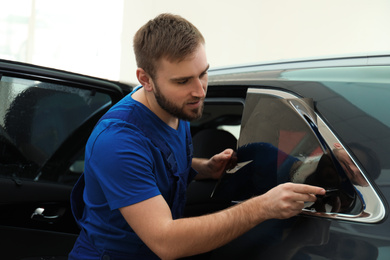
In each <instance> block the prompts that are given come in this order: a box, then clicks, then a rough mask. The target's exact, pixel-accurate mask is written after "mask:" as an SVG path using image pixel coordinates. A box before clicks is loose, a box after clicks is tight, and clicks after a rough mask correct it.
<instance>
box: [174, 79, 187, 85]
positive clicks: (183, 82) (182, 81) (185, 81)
mask: <svg viewBox="0 0 390 260" xmlns="http://www.w3.org/2000/svg"><path fill="white" fill-rule="evenodd" d="M187 82H188V79H185V80H180V81H177V84H179V85H184V84H186V83H187Z"/></svg>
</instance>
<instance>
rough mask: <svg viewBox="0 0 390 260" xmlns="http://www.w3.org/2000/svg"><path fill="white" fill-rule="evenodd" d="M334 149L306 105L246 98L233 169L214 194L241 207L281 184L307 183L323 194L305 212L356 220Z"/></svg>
mask: <svg viewBox="0 0 390 260" xmlns="http://www.w3.org/2000/svg"><path fill="white" fill-rule="evenodd" d="M337 145H338V144H336V143H335V144H334V146H332V147H330V146H328V144H327V143H326V142H325V140H323V139H322V136H321V135H320V134H319V132H318V128H317V125H316V115H315V113H314V112H313V110H312V103H311V100H303V99H281V98H276V97H273V96H271V95H267V94H261V93H248V95H247V99H246V103H245V109H244V114H243V118H242V125H241V133H240V138H239V141H238V150H237V156H238V162H239V164H238V168H236V170H235V172H233V174H231V175H230V176H228V177H227V178H225V180H224V183H223V184H222V185H221V188H220V189H219V193H220V195H221V196H226V194H229V195H228V196H230V198H231V200H233V201H241V200H245V199H247V198H250V197H252V196H254V195H259V194H263V193H265V192H267V191H268V190H269V189H271V188H273V187H275V186H277V185H278V184H281V183H284V182H289V181H292V182H296V183H307V184H312V185H316V186H321V187H324V188H325V189H327V190H328V191H329V193H328V194H327V195H326V196H325V197H323V198H320V199H318V200H317V202H316V203H315V204H307V205H306V209H307V210H310V211H315V212H326V213H330V212H337V213H345V214H352V215H357V214H359V213H360V212H362V210H363V207H364V206H363V203H362V201H361V197H360V196H359V195H357V193H356V192H355V189H354V188H353V184H352V183H351V179H350V177H349V176H348V175H347V172H345V171H344V168H343V166H342V165H341V164H340V162H339V158H338V154H336V153H334V150H335V149H338V148H337V147H338V146H337ZM363 179H364V178H363ZM354 184H356V185H366V184H367V183H354Z"/></svg>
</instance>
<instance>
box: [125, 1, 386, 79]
mask: <svg viewBox="0 0 390 260" xmlns="http://www.w3.org/2000/svg"><path fill="white" fill-rule="evenodd" d="M162 12H170V13H174V14H179V15H182V16H183V17H185V18H187V19H188V20H190V21H191V22H192V23H193V24H195V26H197V27H198V28H199V29H200V30H201V32H202V33H203V35H204V36H205V38H206V45H207V53H208V59H209V62H210V64H211V66H212V67H213V66H225V65H230V64H239V63H252V62H257V61H270V60H284V59H293V58H305V57H318V56H329V55H331V56H333V55H346V54H355V53H359V54H361V53H364V54H368V53H373V52H376V53H378V52H387V53H390V30H389V27H390V1H389V0H322V1H320V0H294V1H289V0H258V1H256V0H238V1H237V0H236V1H233V0H196V1H191V2H190V1H182V0H165V1H159V0H143V1H139V2H137V1H128V0H125V7H124V18H125V20H124V24H123V37H122V40H123V41H122V46H124V48H125V49H122V51H123V53H122V60H121V73H120V78H121V79H122V80H124V81H134V80H135V76H134V75H135V72H134V71H135V61H134V56H133V54H132V49H130V50H129V49H127V48H128V47H129V48H131V40H132V36H133V35H134V33H135V31H136V30H137V29H138V28H139V27H140V26H142V25H143V24H144V23H146V22H147V21H148V20H149V19H151V18H153V17H154V16H156V15H158V14H159V13H162Z"/></svg>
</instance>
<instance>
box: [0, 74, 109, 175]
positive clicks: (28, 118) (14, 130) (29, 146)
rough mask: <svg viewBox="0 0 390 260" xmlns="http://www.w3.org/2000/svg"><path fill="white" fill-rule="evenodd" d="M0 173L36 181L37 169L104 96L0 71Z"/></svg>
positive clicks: (104, 102)
mask: <svg viewBox="0 0 390 260" xmlns="http://www.w3.org/2000/svg"><path fill="white" fill-rule="evenodd" d="M0 99H1V102H0V104H1V105H0V175H1V176H2V177H12V178H22V179H23V178H24V179H26V178H27V179H31V180H37V179H38V178H39V174H40V170H41V169H42V167H43V166H44V165H45V163H46V162H47V161H48V160H49V159H50V158H51V156H52V155H53V154H54V153H55V152H56V151H57V149H58V148H59V147H60V146H61V144H62V143H63V142H64V141H65V140H66V139H67V138H68V137H69V135H71V134H72V133H74V132H75V131H76V130H77V129H78V128H79V127H80V126H81V125H82V124H83V122H84V121H86V120H87V119H88V118H89V117H90V116H91V115H93V114H94V113H95V112H96V111H98V110H100V109H101V108H102V107H103V106H105V105H107V103H110V102H111V99H110V97H109V96H108V95H105V94H102V93H97V92H95V91H90V90H83V89H78V88H74V87H70V86H65V85H59V84H53V83H49V82H43V81H33V80H28V79H21V78H13V77H6V76H3V77H2V78H1V82H0Z"/></svg>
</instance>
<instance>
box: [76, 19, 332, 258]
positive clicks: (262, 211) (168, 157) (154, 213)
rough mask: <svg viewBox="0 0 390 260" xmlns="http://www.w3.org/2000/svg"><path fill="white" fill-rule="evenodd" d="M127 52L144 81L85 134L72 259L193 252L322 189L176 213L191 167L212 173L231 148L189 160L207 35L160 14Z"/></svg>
mask: <svg viewBox="0 0 390 260" xmlns="http://www.w3.org/2000/svg"><path fill="white" fill-rule="evenodd" d="M134 51H135V55H136V60H137V65H138V69H137V78H138V80H139V82H140V83H141V85H142V87H139V88H137V89H136V90H135V91H133V92H132V93H131V94H129V95H128V96H126V97H125V98H124V99H123V100H121V101H120V102H119V103H118V104H116V105H115V106H114V107H113V108H112V109H110V111H109V112H108V113H107V114H106V115H105V116H104V117H103V118H102V119H101V120H100V122H99V123H98V124H97V126H96V127H95V129H94V131H93V133H92V134H91V137H90V138H89V140H88V143H87V146H86V157H85V173H84V177H83V178H84V179H85V189H84V193H83V202H84V203H85V206H84V205H82V204H83V202H80V199H79V200H78V201H77V198H76V197H75V198H76V200H73V205H72V206H73V207H74V208H75V209H76V210H75V211H76V213H75V216H76V219H77V221H78V223H79V225H80V227H81V228H82V231H81V233H80V236H79V238H78V240H77V241H76V244H75V246H74V248H73V250H72V252H71V253H70V255H69V259H106V258H107V259H109V258H110V257H112V259H158V258H162V259H176V258H179V257H183V256H189V255H194V254H199V253H202V252H206V251H209V250H212V249H215V248H217V247H219V246H221V245H223V244H226V243H227V242H229V241H231V240H233V239H234V238H236V237H238V236H240V235H241V234H243V233H244V232H246V231H248V230H249V229H251V228H252V227H254V226H255V225H257V224H258V223H260V222H262V221H264V220H267V219H271V218H288V217H291V216H294V215H296V214H297V213H299V212H301V210H302V208H303V205H304V204H303V203H304V202H305V201H315V199H316V197H315V194H324V192H325V191H324V190H323V189H322V188H318V187H312V186H307V185H295V184H284V185H282V186H279V187H276V188H275V189H273V190H271V191H269V192H268V193H266V194H264V195H262V196H260V197H256V198H253V199H250V200H248V201H245V202H243V203H241V204H240V205H236V206H234V207H232V208H229V209H226V210H224V211H221V212H218V213H215V214H211V215H206V216H201V217H194V218H181V213H182V211H183V207H184V203H185V192H186V185H187V184H188V182H189V181H190V180H191V178H192V176H193V175H195V174H194V171H193V170H192V168H194V169H195V170H197V171H198V172H199V174H198V175H197V178H215V179H217V178H219V177H220V176H221V175H222V173H223V172H224V170H225V169H226V168H228V167H229V164H230V163H231V159H232V154H233V151H232V150H231V149H228V150H225V151H224V152H222V153H220V154H217V155H215V156H213V157H212V158H211V159H209V160H206V159H204V160H202V159H193V160H192V151H191V147H192V146H191V136H190V133H189V123H188V122H187V121H189V120H193V119H196V118H199V117H200V116H201V114H202V109H203V101H204V98H205V95H206V91H207V79H208V78H207V77H208V76H207V71H208V68H209V64H208V62H207V59H206V53H205V41H204V39H203V36H202V35H201V33H200V32H199V31H198V30H197V29H196V28H195V27H194V26H193V25H192V24H191V23H189V22H188V21H186V20H185V19H183V18H181V17H179V16H174V15H170V14H162V15H159V16H158V17H156V18H155V19H153V20H151V21H149V22H148V23H147V24H145V25H144V26H143V27H141V28H140V30H139V31H138V32H137V33H136V35H135V37H134ZM84 179H81V180H82V181H83V180H84ZM78 186H79V185H76V188H75V190H74V193H77V192H75V191H77V190H78V188H77V187H78ZM80 204H81V205H82V206H81V211H79V213H77V210H80ZM80 212H81V214H80Z"/></svg>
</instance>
